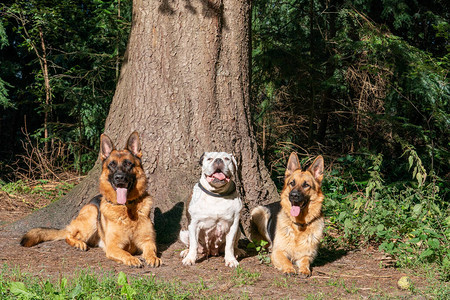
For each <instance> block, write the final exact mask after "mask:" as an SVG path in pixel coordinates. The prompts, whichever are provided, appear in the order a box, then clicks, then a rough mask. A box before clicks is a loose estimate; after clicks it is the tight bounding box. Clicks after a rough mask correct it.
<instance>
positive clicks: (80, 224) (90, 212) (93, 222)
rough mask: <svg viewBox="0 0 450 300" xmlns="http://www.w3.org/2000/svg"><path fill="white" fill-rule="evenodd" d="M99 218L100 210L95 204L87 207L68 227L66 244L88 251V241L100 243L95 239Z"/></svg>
mask: <svg viewBox="0 0 450 300" xmlns="http://www.w3.org/2000/svg"><path fill="white" fill-rule="evenodd" d="M97 217H98V208H97V207H96V206H95V205H93V204H87V205H85V206H84V207H83V208H82V209H81V210H80V213H79V214H78V216H77V217H76V218H75V219H74V220H72V222H70V224H69V225H68V226H67V227H66V231H67V235H66V243H67V244H69V245H70V246H72V247H75V248H78V249H80V250H83V251H86V250H87V249H88V245H87V242H88V241H98V239H97V238H96V237H95V235H98V232H97ZM94 246H96V245H94Z"/></svg>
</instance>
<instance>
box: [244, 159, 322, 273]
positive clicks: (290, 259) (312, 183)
mask: <svg viewBox="0 0 450 300" xmlns="http://www.w3.org/2000/svg"><path fill="white" fill-rule="evenodd" d="M323 170H324V163H323V158H322V156H318V157H317V158H316V159H315V160H314V162H313V163H312V165H311V166H310V167H309V168H308V169H307V170H306V171H302V170H301V167H300V163H299V160H298V157H297V154H295V153H294V152H293V153H291V155H290V157H289V161H288V164H287V168H286V172H285V178H284V187H283V190H282V191H281V202H275V203H272V204H269V205H267V206H258V207H256V208H254V209H253V210H252V213H251V215H252V219H251V228H250V234H251V239H252V240H253V241H255V242H258V241H261V240H265V241H267V242H268V247H269V249H271V252H272V254H271V260H272V263H273V265H274V266H275V267H276V268H277V269H279V270H281V271H282V272H283V273H285V274H296V273H297V271H296V269H295V268H294V265H293V263H295V264H296V265H297V267H298V274H299V275H300V276H302V277H309V276H310V275H311V269H310V264H311V263H312V261H313V260H314V258H315V256H316V255H317V249H318V247H319V242H320V239H321V238H322V233H323V227H324V218H323V214H322V202H323V198H324V196H323V194H322V190H321V184H322V178H323Z"/></svg>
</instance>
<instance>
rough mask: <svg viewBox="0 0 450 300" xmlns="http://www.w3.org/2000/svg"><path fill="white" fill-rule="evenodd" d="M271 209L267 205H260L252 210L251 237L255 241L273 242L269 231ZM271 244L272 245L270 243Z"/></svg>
mask: <svg viewBox="0 0 450 300" xmlns="http://www.w3.org/2000/svg"><path fill="white" fill-rule="evenodd" d="M269 219H270V210H269V209H268V208H267V207H265V206H258V207H255V208H254V209H253V210H252V213H251V224H250V239H251V240H252V241H254V242H256V241H261V240H265V241H267V242H269V244H272V241H271V239H270V236H269V232H268V229H267V228H268V226H267V225H268V222H269ZM269 246H270V245H269Z"/></svg>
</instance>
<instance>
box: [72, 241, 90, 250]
mask: <svg viewBox="0 0 450 300" xmlns="http://www.w3.org/2000/svg"><path fill="white" fill-rule="evenodd" d="M73 246H74V247H75V248H77V249H79V250H81V251H87V250H88V249H89V247H88V245H87V244H86V243H85V242H83V241H76V242H75V243H74V245H73Z"/></svg>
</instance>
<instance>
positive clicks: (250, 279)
mask: <svg viewBox="0 0 450 300" xmlns="http://www.w3.org/2000/svg"><path fill="white" fill-rule="evenodd" d="M259 277H261V273H259V272H250V271H247V270H244V269H242V267H241V266H238V267H237V268H236V270H235V274H234V275H233V276H232V281H233V283H234V285H236V286H243V285H252V284H255V282H256V281H258V279H259Z"/></svg>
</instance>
